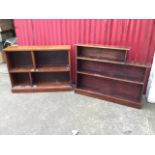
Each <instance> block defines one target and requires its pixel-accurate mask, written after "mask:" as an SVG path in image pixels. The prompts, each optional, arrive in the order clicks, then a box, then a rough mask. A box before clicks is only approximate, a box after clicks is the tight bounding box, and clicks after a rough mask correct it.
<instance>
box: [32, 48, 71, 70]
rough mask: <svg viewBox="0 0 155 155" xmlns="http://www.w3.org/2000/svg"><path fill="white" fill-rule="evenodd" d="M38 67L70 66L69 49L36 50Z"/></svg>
mask: <svg viewBox="0 0 155 155" xmlns="http://www.w3.org/2000/svg"><path fill="white" fill-rule="evenodd" d="M34 54H35V59H36V68H38V69H39V68H41V67H60V66H69V61H68V54H69V53H68V51H64V50H62V51H35V52H34Z"/></svg>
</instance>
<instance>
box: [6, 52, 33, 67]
mask: <svg viewBox="0 0 155 155" xmlns="http://www.w3.org/2000/svg"><path fill="white" fill-rule="evenodd" d="M6 56H7V59H8V64H9V67H10V68H20V67H28V68H32V67H33V64H32V58H31V53H30V52H25V51H20V52H8V53H6Z"/></svg>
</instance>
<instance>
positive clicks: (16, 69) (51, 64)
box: [4, 45, 72, 93]
mask: <svg viewBox="0 0 155 155" xmlns="http://www.w3.org/2000/svg"><path fill="white" fill-rule="evenodd" d="M4 51H5V53H6V57H7V66H8V71H9V75H10V80H11V84H12V92H16V93H17V92H18V93H20V92H47V91H64V90H71V89H72V86H71V73H70V71H71V69H70V46H68V45H62V46H61V45H58V46H10V47H8V48H6V49H4Z"/></svg>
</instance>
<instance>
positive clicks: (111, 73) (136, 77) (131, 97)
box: [75, 45, 147, 108]
mask: <svg viewBox="0 0 155 155" xmlns="http://www.w3.org/2000/svg"><path fill="white" fill-rule="evenodd" d="M128 51H129V49H127V48H116V47H105V46H95V45H94V46H92V45H90V46H89V45H77V46H76V63H77V64H76V66H77V68H76V89H75V92H76V93H80V94H83V95H88V96H92V97H96V98H100V99H105V100H109V101H112V102H116V103H119V104H123V105H127V106H131V107H135V108H141V107H142V104H141V97H142V93H143V87H144V81H145V74H146V70H147V67H146V66H145V65H138V64H132V63H128V62H126V57H127V52H128Z"/></svg>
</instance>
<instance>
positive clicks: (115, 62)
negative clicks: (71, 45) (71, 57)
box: [77, 56, 150, 68]
mask: <svg viewBox="0 0 155 155" xmlns="http://www.w3.org/2000/svg"><path fill="white" fill-rule="evenodd" d="M77 59H78V60H87V61H94V62H103V63H109V64H116V65H124V66H134V67H142V68H146V67H150V66H146V65H143V64H138V63H136V64H135V63H129V62H120V61H113V60H110V61H109V60H106V59H96V58H89V57H83V56H82V57H81V56H78V57H77Z"/></svg>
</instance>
